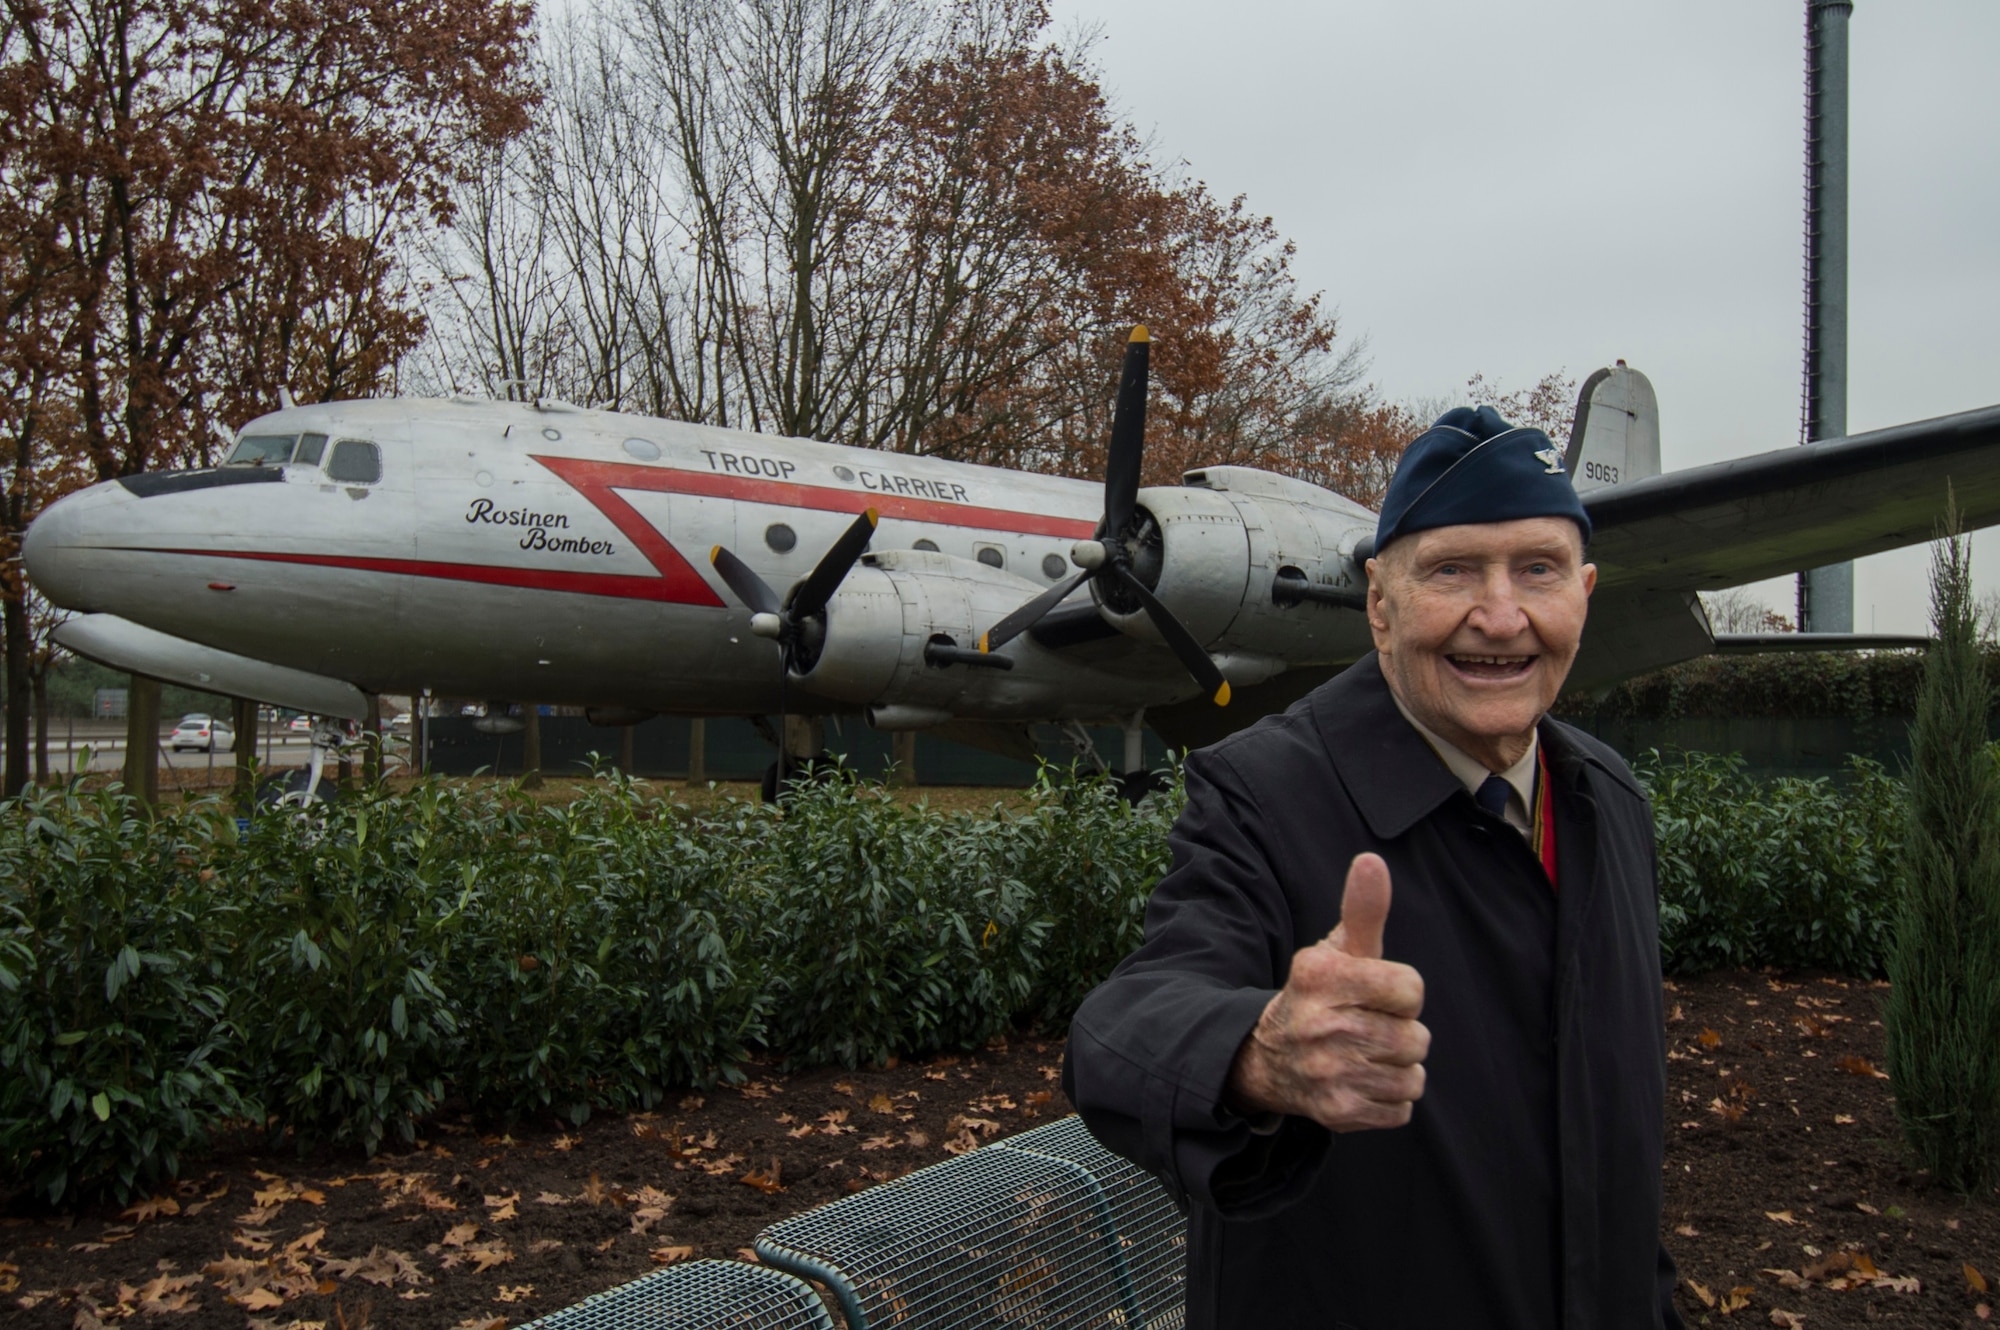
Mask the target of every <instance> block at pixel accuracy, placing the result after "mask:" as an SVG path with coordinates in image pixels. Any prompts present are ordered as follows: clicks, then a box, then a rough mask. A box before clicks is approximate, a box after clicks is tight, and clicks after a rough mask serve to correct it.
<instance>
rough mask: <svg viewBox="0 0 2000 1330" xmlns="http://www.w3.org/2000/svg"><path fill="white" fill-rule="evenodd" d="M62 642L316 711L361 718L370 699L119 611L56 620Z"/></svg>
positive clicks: (347, 686)
mask: <svg viewBox="0 0 2000 1330" xmlns="http://www.w3.org/2000/svg"><path fill="white" fill-rule="evenodd" d="M54 636H55V640H56V644H57V645H58V646H61V647H64V648H66V649H68V650H70V651H74V652H75V653H76V654H77V655H79V656H83V657H86V658H88V659H90V660H94V661H96V662H98V663H99V664H100V665H108V666H110V667H111V668H112V669H114V670H123V671H125V672H126V673H128V674H143V675H146V676H147V677H149V678H153V679H160V680H163V681H164V682H166V683H171V684H179V685H180V686H182V687H184V688H194V689H198V690H200V691H201V692H204V693H221V694H222V695H223V696H225V697H247V698H249V699H251V700H252V701H254V702H263V703H267V704H268V705H270V706H275V707H290V708H291V709H293V710H294V711H304V712H308V713H310V714H312V715H315V716H337V717H339V718H340V719H342V720H360V719H361V718H362V717H364V716H366V715H367V714H368V699H367V697H366V696H365V695H363V693H362V691H361V690H360V689H359V688H356V687H355V686H354V685H353V684H351V683H347V682H345V681H344V680H341V679H329V678H327V677H326V676H325V675H323V674H308V673H307V672H306V671H304V670H295V669H291V668H289V667H287V666H284V665H272V664H270V663H268V662H266V661H261V660H252V659H251V658H250V657H248V656H239V655H237V654H236V653H235V652H233V651H220V650H217V649H216V648H214V647H207V646H203V645H201V644H200V643H199V642H190V641H188V640H186V639H185V638H179V637H172V636H170V635H168V634H166V633H162V632H159V631H158V630H156V629H152V628H146V627H142V626H141V625H139V624H136V623H133V622H132V621H131V620H130V619H121V618H119V617H118V616H117V615H115V614H86V615H83V616H82V617H80V618H75V619H69V620H66V621H65V622H63V623H61V624H58V625H57V626H56V630H55V634H54Z"/></svg>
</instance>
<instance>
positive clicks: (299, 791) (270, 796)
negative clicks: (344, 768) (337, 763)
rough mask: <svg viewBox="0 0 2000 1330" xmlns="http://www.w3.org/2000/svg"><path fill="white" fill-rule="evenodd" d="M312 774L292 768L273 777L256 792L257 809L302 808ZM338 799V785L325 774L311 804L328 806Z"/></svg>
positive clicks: (330, 774)
mask: <svg viewBox="0 0 2000 1330" xmlns="http://www.w3.org/2000/svg"><path fill="white" fill-rule="evenodd" d="M311 779H312V774H311V773H310V772H309V771H307V770H306V768H304V767H294V768H292V769H291V770H290V771H287V772H286V773H284V774H283V775H282V776H273V777H271V778H270V779H269V780H267V781H265V782H264V783H263V784H262V785H261V786H259V787H258V790H257V804H258V806H259V807H271V806H274V805H291V806H294V807H302V806H303V805H304V804H305V803H306V785H307V784H308V782H310V781H311ZM339 797H340V785H339V783H338V782H337V781H335V780H334V778H333V773H332V772H330V771H329V772H325V773H323V774H322V775H321V776H320V778H319V789H318V790H316V791H314V792H313V799H312V802H314V803H326V804H330V803H332V802H333V801H334V800H335V799H338V798H339Z"/></svg>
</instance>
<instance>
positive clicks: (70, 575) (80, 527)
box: [21, 481, 131, 610]
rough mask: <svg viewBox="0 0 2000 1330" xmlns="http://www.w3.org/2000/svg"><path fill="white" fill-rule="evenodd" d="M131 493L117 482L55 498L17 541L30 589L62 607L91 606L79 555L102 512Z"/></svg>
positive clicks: (119, 502) (100, 519)
mask: <svg viewBox="0 0 2000 1330" xmlns="http://www.w3.org/2000/svg"><path fill="white" fill-rule="evenodd" d="M130 497H131V496H130V495H128V494H126V493H125V491H124V490H123V489H122V488H120V486H119V485H118V483H117V482H116V481H112V482H109V483H106V484H102V485H93V486H91V487H90V488H89V489H87V490H80V491H78V492H77V493H75V494H71V495H69V496H68V497H66V498H61V499H57V500H56V501H55V502H54V503H52V504H50V505H49V506H48V507H47V508H46V509H44V510H43V512H42V515H41V516H40V517H37V518H36V519H35V520H34V521H33V522H31V523H29V524H28V534H27V535H26V536H24V537H23V538H22V540H21V563H22V566H23V567H24V568H26V569H27V573H28V580H29V581H31V582H33V583H34V584H35V589H36V590H38V591H40V592H41V593H42V594H43V595H44V596H47V597H48V598H49V600H50V601H51V602H53V603H54V604H56V605H59V606H61V607H62V608H64V609H66V610H88V609H90V608H92V607H91V605H90V604H88V600H89V594H88V592H89V588H88V586H87V585H86V579H85V577H84V576H83V569H82V567H81V566H80V565H81V560H80V558H79V555H80V554H81V552H82V550H83V549H84V548H85V547H86V546H87V545H88V544H89V533H90V531H91V529H92V528H95V527H98V526H100V525H101V524H102V520H103V516H104V514H105V511H106V510H107V509H109V508H111V507H114V506H117V505H119V504H121V503H122V502H123V501H124V500H126V499H129V498H130Z"/></svg>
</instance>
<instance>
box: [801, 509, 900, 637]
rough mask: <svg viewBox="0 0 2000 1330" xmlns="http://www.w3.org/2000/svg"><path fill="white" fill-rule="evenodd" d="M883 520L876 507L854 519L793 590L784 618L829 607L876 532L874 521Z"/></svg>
mask: <svg viewBox="0 0 2000 1330" xmlns="http://www.w3.org/2000/svg"><path fill="white" fill-rule="evenodd" d="M881 520H882V516H881V514H880V513H878V512H877V511H876V510H875V509H873V508H870V509H869V510H868V511H867V512H865V513H863V514H861V516H859V517H857V518H855V519H854V525H853V526H850V527H849V528H847V530H846V531H844V532H842V533H841V536H840V539H839V540H836V541H834V542H833V548H831V549H829V550H828V551H827V552H826V553H825V554H823V555H821V556H820V560H819V562H818V563H817V564H815V565H814V566H813V570H812V571H811V572H810V573H808V574H806V580H805V581H803V582H801V583H800V584H799V589H798V590H797V591H795V592H793V593H792V603H791V605H790V606H788V607H787V608H786V611H785V617H787V618H789V619H790V620H791V621H792V622H794V623H797V622H798V621H799V620H801V619H810V618H811V617H812V616H813V615H815V614H818V613H819V612H820V611H821V610H823V609H825V608H826V603H827V602H828V601H829V600H832V599H833V593H834V592H835V591H837V590H839V588H840V583H841V579H842V578H844V577H846V576H847V571H848V569H850V568H852V567H854V561H855V560H856V559H858V558H860V557H861V551H863V550H865V549H867V548H868V541H869V539H870V538H871V537H872V536H874V534H875V524H876V523H877V522H879V521H881Z"/></svg>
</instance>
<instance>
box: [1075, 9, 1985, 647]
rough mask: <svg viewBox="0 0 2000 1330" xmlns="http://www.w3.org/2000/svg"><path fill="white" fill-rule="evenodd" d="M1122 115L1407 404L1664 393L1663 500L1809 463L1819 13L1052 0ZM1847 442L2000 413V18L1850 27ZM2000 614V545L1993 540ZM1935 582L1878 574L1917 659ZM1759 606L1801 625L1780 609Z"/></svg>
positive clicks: (1917, 554) (1861, 622)
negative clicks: (1605, 378)
mask: <svg viewBox="0 0 2000 1330" xmlns="http://www.w3.org/2000/svg"><path fill="white" fill-rule="evenodd" d="M1056 18H1057V24H1058V26H1059V28H1063V29H1069V28H1073V27H1075V26H1076V25H1079V24H1082V25H1094V26H1096V27H1097V28H1099V30H1100V31H1101V36H1102V40H1101V42H1100V44H1099V45H1098V46H1097V47H1096V48H1095V51H1096V57H1097V60H1098V61H1099V64H1100V66H1101V68H1102V70H1103V73H1104V75H1105V82H1106V85H1107V89H1108V90H1109V91H1110V93H1111V94H1112V96H1113V98H1114V99H1115V100H1116V102H1117V104H1118V105H1119V107H1120V109H1121V110H1122V111H1123V112H1124V113H1125V114H1126V115H1127V116H1128V117H1129V118H1130V119H1131V120H1132V121H1133V122H1134V123H1135V124H1136V125H1137V126H1138V127H1139V128H1140V130H1141V131H1142V132H1144V133H1146V134H1148V135H1149V136H1150V137H1151V139H1152V141H1153V143H1154V144H1155V146H1156V149H1157V155H1158V158H1159V159H1160V160H1173V159H1178V160H1180V161H1182V162H1184V163H1185V165H1186V168H1187V170H1188V171H1189V172H1190V173H1191V174H1193V175H1195V176H1198V177H1199V178H1201V179H1203V180H1206V181H1207V182H1208V183H1209V185H1210V186H1211V188H1212V189H1213V190H1214V191H1215V192H1216V193H1218V194H1220V195H1222V196H1223V197H1229V196H1231V195H1234V194H1238V193H1241V194H1244V195H1247V196H1248V198H1249V201H1250V204H1251V205H1252V206H1253V207H1255V208H1256V209H1257V210H1258V211H1260V212H1264V213H1268V214H1270V215H1271V216H1272V217H1273V218H1274V219H1275V220H1276V222H1277V225H1278V227H1279V229H1280V231H1281V232H1283V233H1284V234H1286V235H1289V236H1290V237H1292V238H1293V239H1294V240H1296V241H1297V243H1298V247H1299V254H1298V260H1297V268H1298V272H1299V275H1300V276H1301V278H1302V279H1303V281H1304V282H1305V284H1306V286H1307V288H1308V289H1319V290H1323V291H1325V292H1326V295H1327V298H1328V300H1329V301H1330V302H1331V303H1332V304H1334V305H1335V306H1337V307H1338V309H1339V311H1340V315H1341V323H1342V327H1343V328H1344V330H1345V331H1346V332H1348V333H1349V334H1353V335H1360V336H1365V337H1366V338H1367V340H1368V344H1369V348H1370V352H1371V355H1372V360H1373V366H1372V372H1371V377H1372V378H1373V379H1374V381H1375V382H1376V384H1377V385H1378V386H1379V387H1380V388H1381V390H1382V391H1383V392H1384V394H1386V395H1387V396H1389V397H1392V398H1398V399H1404V400H1408V399H1412V398H1420V397H1422V398H1429V397H1436V396H1439V395H1452V394H1456V393H1458V392H1460V391H1461V390H1462V388H1463V385H1464V383H1465V381H1466V379H1467V378H1468V377H1470V376H1471V375H1472V374H1474V373H1476V372H1483V373H1485V374H1486V375H1487V377H1488V378H1489V379H1497V380H1498V381H1499V382H1500V383H1501V385H1502V386H1503V387H1505V388H1507V389H1514V388H1521V387H1526V386H1528V385H1530V384H1532V383H1533V382H1534V381H1535V380H1537V379H1539V378H1540V377H1541V376H1542V375H1543V374H1546V373H1548V372H1549V371H1551V370H1562V371H1563V372H1565V373H1566V374H1568V375H1569V376H1571V377H1572V378H1576V379H1581V378H1583V377H1584V376H1585V375H1586V374H1588V373H1589V372H1590V371H1591V370H1592V369H1594V368H1596V367H1598V366H1599V365H1604V364H1609V363H1610V362H1611V361H1612V360H1614V359H1617V358H1620V357H1623V358H1624V359H1626V360H1628V361H1629V362H1630V363H1631V364H1632V365H1633V366H1635V367H1637V368H1639V369H1641V370H1643V371H1644V372H1645V373H1646V374H1647V376H1648V377H1650V378H1651V379H1652V381H1653V386H1654V388H1655V389H1656V390H1657V391H1658V394H1659V399H1660V416H1661V431H1662V436H1663V442H1662V454H1663V460H1664V463H1665V466H1666V468H1667V469H1668V470H1673V469H1677V468H1680V467H1686V466H1696V465H1700V464H1703V463H1706V462H1713V461H1718V460H1721V459H1723V458H1727V457H1735V456H1742V455H1746V454H1750V453H1757V452H1763V451H1766V450H1768V449H1771V448H1777V447H1783V446H1786V445H1789V444H1792V443H1794V442H1796V441H1797V439H1798V430H1799V388H1800V346H1801V339H1802V284H1803V275H1802V259H1801V246H1802V239H1801V237H1802V234H1803V229H1802V210H1803V196H1804V183H1803V182H1804V165H1803V164H1804V147H1803V132H1804V128H1803V127H1804V99H1805V93H1804V60H1805V56H1804V26H1805V19H1804V4H1803V0H1676V2H1675V3H1672V4H1659V3H1655V4H1647V5H1638V4H1629V3H1611V2H1607V0H1588V2H1586V0H1508V2H1507V3H1504V4H1496V3H1493V0H1397V2H1396V3H1382V2H1381V0H1311V2H1310V3H1307V2H1305V0H1235V3H1233V4H1231V5H1229V6H1227V7H1226V8H1224V7H1219V6H1216V5H1214V4H1212V3H1209V4H1199V3H1194V2H1193V0H1143V3H1142V0H1057V3H1056ZM1850 33H1851V42H1852V47H1851V50H1852V57H1851V58H1852V80H1853V82H1852V102H1851V116H1852V125H1853V129H1852V135H1853V137H1852V166H1851V173H1852V182H1853V192H1852V198H1851V205H1850V206H1851V209H1852V223H1851V233H1850V234H1851V238H1850V242H1849V243H1850V264H1849V282H1850V289H1851V306H1850V314H1849V320H1850V322H1849V352H1848V361H1849V381H1850V388H1849V395H1848V424H1849V428H1850V430H1851V431H1855V432H1858V431H1861V430H1866V429H1871V428H1875V427H1878V426H1883V425H1890V424H1896V423H1899V422H1902V421H1907V420H1917V419H1923V418H1926V417H1930V416H1937V415H1944V414H1948V413H1950V412H1953V411H1961V410H1965V409H1968V408H1971V407H1978V406H1988V405H1993V404H1996V403H2000V79H1996V78H1995V77H1994V76H1993V74H1992V70H1993V68H1994V65H1995V62H1996V58H2000V3H1995V0H1856V4H1855V8H1854V14H1853V18H1852V22H1851V28H1850ZM1974 551H1975V552H1974V569H1975V572H1976V573H1977V574H1978V577H1979V582H1980V584H1981V586H1982V588H2000V531H1993V532H1988V533H1986V534H1985V535H1984V536H1983V537H1981V538H1980V539H1978V540H1977V541H1975V545H1974ZM1926 568H1927V554H1926V553H1925V552H1924V551H1922V550H1921V549H1920V550H1915V551H1907V550H1906V551H1899V552H1896V553H1892V554H1884V555H1878V556H1875V557H1873V558H1871V559H1868V560H1865V561H1863V562H1862V563H1861V565H1860V566H1859V567H1858V568H1857V569H1856V579H1855V580H1856V588H1855V614H1854V619H1855V627H1856V628H1857V629H1859V630H1862V631H1866V630H1868V629H1869V628H1870V627H1871V624H1872V626H1873V627H1875V628H1877V629H1879V630H1881V631H1884V632H1890V631H1897V632H1922V631H1924V630H1925V627H1926V615H1927V592H1926V589H1925V582H1924V578H1925V571H1926ZM1756 590H1757V591H1758V592H1759V593H1760V594H1761V595H1762V596H1763V598H1764V599H1765V600H1767V601H1768V602H1769V603H1771V604H1772V605H1773V606H1775V607H1777V608H1781V609H1783V610H1784V611H1786V612H1787V613H1790V611H1791V608H1792V599H1791V597H1792V592H1791V587H1790V584H1789V583H1788V582H1787V583H1782V584H1779V583H1765V584H1761V585H1760V586H1759V587H1758V588H1756Z"/></svg>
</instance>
